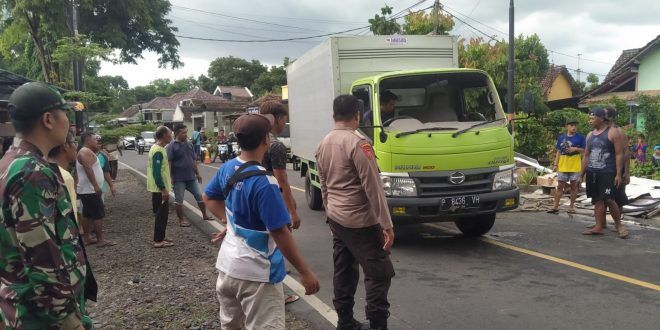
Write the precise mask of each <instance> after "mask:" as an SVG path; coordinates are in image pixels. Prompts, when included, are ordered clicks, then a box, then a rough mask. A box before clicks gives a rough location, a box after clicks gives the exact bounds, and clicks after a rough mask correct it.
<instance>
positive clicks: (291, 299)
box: [284, 294, 300, 305]
mask: <svg viewBox="0 0 660 330" xmlns="http://www.w3.org/2000/svg"><path fill="white" fill-rule="evenodd" d="M298 299H300V296H298V295H295V294H292V295H289V296H287V297H286V299H284V304H285V305H288V304H291V303H294V302H296V301H298Z"/></svg>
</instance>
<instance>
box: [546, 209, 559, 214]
mask: <svg viewBox="0 0 660 330" xmlns="http://www.w3.org/2000/svg"><path fill="white" fill-rule="evenodd" d="M548 213H549V214H558V213H559V209H552V210H550V211H548Z"/></svg>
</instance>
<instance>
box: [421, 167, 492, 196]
mask: <svg viewBox="0 0 660 330" xmlns="http://www.w3.org/2000/svg"><path fill="white" fill-rule="evenodd" d="M492 174H493V173H478V174H468V175H466V176H465V181H464V182H463V183H461V184H458V185H457V184H453V183H451V182H449V175H446V176H437V177H417V178H415V181H416V182H417V191H418V194H419V196H420V197H431V196H452V195H473V194H480V193H485V192H490V191H491V189H492V186H493V180H492Z"/></svg>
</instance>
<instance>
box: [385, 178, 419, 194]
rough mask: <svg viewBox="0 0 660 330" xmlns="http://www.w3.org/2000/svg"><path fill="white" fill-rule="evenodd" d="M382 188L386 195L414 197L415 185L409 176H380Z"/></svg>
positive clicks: (415, 192)
mask: <svg viewBox="0 0 660 330" xmlns="http://www.w3.org/2000/svg"><path fill="white" fill-rule="evenodd" d="M380 178H381V180H382V181H383V189H384V190H385V195H386V196H387V197H416V196H417V186H416V185H415V180H413V179H411V178H399V177H390V176H385V175H383V176H381V177H380Z"/></svg>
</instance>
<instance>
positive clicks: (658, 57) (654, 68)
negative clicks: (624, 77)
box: [637, 45, 660, 91]
mask: <svg viewBox="0 0 660 330" xmlns="http://www.w3.org/2000/svg"><path fill="white" fill-rule="evenodd" d="M658 89H660V45H657V46H656V47H655V49H653V50H651V51H650V52H649V53H648V54H647V55H646V56H644V58H642V60H641V62H640V64H639V73H638V75H637V90H638V91H648V90H658Z"/></svg>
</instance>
